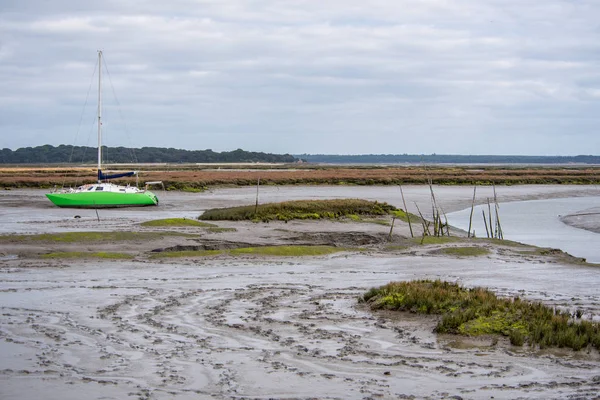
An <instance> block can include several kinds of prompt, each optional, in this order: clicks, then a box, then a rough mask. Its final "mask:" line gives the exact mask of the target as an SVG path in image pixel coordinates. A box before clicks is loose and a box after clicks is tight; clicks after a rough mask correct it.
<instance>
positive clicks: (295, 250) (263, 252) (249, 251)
mask: <svg viewBox="0 0 600 400" xmlns="http://www.w3.org/2000/svg"><path fill="white" fill-rule="evenodd" d="M348 250H350V249H347V248H342V247H333V246H261V247H241V248H238V249H228V250H198V251H171V252H161V253H156V254H153V255H152V256H151V258H173V257H210V256H218V255H222V254H225V255H230V256H241V255H257V256H278V257H302V256H321V255H327V254H332V253H337V252H340V251H348Z"/></svg>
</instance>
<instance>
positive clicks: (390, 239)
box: [388, 217, 396, 242]
mask: <svg viewBox="0 0 600 400" xmlns="http://www.w3.org/2000/svg"><path fill="white" fill-rule="evenodd" d="M394 221H396V217H392V226H391V227H390V234H389V235H388V242H391V241H392V232H393V231H394Z"/></svg>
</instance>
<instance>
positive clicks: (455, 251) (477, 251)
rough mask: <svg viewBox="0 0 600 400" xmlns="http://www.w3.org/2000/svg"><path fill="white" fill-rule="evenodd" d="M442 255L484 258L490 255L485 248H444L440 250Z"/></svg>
mask: <svg viewBox="0 0 600 400" xmlns="http://www.w3.org/2000/svg"><path fill="white" fill-rule="evenodd" d="M440 251H441V252H442V253H444V254H448V255H451V256H459V257H474V256H475V257H476V256H485V255H487V254H489V253H490V251H489V250H488V249H486V248H485V247H472V246H470V247H446V248H443V249H441V250H440Z"/></svg>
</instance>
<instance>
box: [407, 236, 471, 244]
mask: <svg viewBox="0 0 600 400" xmlns="http://www.w3.org/2000/svg"><path fill="white" fill-rule="evenodd" d="M462 240H463V239H462V238H459V237H455V236H425V237H417V238H414V239H413V241H414V242H416V243H419V244H420V243H423V244H446V243H455V242H460V241H462Z"/></svg>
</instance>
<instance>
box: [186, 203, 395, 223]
mask: <svg viewBox="0 0 600 400" xmlns="http://www.w3.org/2000/svg"><path fill="white" fill-rule="evenodd" d="M394 211H398V210H397V208H396V207H394V206H392V205H390V204H387V203H379V202H377V201H367V200H360V199H341V200H296V201H284V202H282V203H268V204H260V205H258V206H254V205H252V206H242V207H230V208H214V209H211V210H207V211H205V212H204V214H202V215H201V216H200V217H198V219H201V220H207V221H216V220H230V221H242V220H252V221H274V220H278V221H289V220H292V219H337V218H343V217H347V218H352V219H355V218H357V217H364V216H367V217H375V216H384V215H389V214H390V213H391V212H394Z"/></svg>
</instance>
